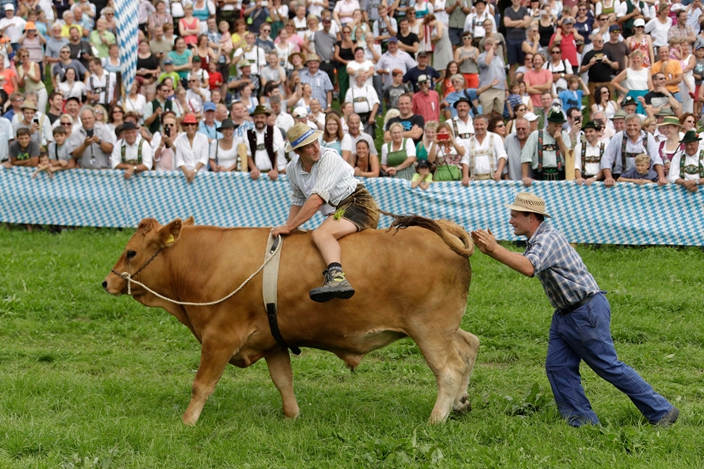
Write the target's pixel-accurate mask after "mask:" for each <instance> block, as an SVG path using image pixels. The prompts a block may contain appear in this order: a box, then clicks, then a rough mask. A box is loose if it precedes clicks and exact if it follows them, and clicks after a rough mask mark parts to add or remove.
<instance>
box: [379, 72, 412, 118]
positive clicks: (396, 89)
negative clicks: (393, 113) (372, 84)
mask: <svg viewBox="0 0 704 469" xmlns="http://www.w3.org/2000/svg"><path fill="white" fill-rule="evenodd" d="M391 79H392V80H393V82H392V83H391V86H389V87H388V88H386V89H385V90H384V102H385V103H386V109H398V97H399V96H401V95H402V94H406V93H408V91H409V90H408V86H406V85H404V84H403V71H402V70H400V69H398V68H395V69H394V70H393V71H392V72H391Z"/></svg>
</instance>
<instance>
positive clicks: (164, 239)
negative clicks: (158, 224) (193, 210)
mask: <svg viewBox="0 0 704 469" xmlns="http://www.w3.org/2000/svg"><path fill="white" fill-rule="evenodd" d="M182 227H183V222H182V221H181V219H180V218H177V219H175V220H174V221H172V222H171V223H169V224H168V225H166V226H164V227H162V228H161V229H160V230H159V233H158V234H157V238H156V239H157V242H158V243H159V244H160V245H161V246H169V245H171V244H173V243H175V242H176V241H178V238H179V237H180V236H181V228H182Z"/></svg>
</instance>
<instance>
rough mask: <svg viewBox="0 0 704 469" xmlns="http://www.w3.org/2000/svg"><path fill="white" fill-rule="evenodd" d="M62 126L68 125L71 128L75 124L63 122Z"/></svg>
mask: <svg viewBox="0 0 704 469" xmlns="http://www.w3.org/2000/svg"><path fill="white" fill-rule="evenodd" d="M61 125H68V126H69V127H70V126H71V125H73V124H71V123H70V122H62V123H61Z"/></svg>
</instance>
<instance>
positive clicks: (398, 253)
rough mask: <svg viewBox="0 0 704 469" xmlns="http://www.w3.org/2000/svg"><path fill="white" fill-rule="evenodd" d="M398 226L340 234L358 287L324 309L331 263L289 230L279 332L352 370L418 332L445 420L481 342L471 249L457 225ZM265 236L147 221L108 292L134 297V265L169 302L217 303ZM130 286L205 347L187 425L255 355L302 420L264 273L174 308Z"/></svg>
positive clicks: (244, 272) (459, 400)
mask: <svg viewBox="0 0 704 469" xmlns="http://www.w3.org/2000/svg"><path fill="white" fill-rule="evenodd" d="M397 223H398V224H399V225H401V226H403V227H405V229H400V230H397V231H394V230H388V231H380V230H367V231H363V232H361V233H358V234H354V235H352V236H347V237H345V238H343V239H341V240H340V245H341V247H342V252H343V256H344V259H345V267H346V270H347V272H348V277H349V278H350V280H351V281H352V282H353V283H354V285H355V287H356V288H357V289H358V294H357V295H355V296H354V297H353V298H352V299H350V300H345V301H338V300H336V301H333V302H331V303H325V304H322V303H315V302H313V301H311V300H310V298H309V297H308V291H309V290H310V289H311V288H313V287H315V286H317V284H318V283H319V281H320V278H319V275H317V272H320V271H321V270H323V269H324V268H325V266H324V265H323V260H322V258H321V256H320V254H319V253H318V251H317V250H316V248H315V246H314V245H313V242H312V241H311V236H310V233H304V232H295V233H293V234H291V235H289V236H287V237H286V239H285V242H284V244H283V248H282V253H281V265H280V270H279V285H278V321H279V327H280V330H281V334H282V336H283V338H284V339H285V341H286V342H287V344H288V345H289V346H299V347H312V348H317V349H321V350H329V351H331V352H333V353H334V354H336V355H337V356H338V357H340V358H341V359H342V360H344V361H345V363H347V365H348V366H350V367H352V368H354V367H356V366H357V365H359V363H360V361H361V360H362V358H363V357H364V355H365V354H367V353H369V352H371V351H372V350H376V349H378V348H381V347H384V346H386V345H388V344H390V343H392V342H394V341H396V340H398V339H401V338H403V337H407V336H408V337H411V338H412V339H413V340H414V341H415V343H416V344H417V345H418V347H419V348H420V350H421V352H422V353H423V356H424V357H425V360H426V362H427V363H428V366H429V367H430V369H431V370H432V371H433V373H434V374H435V377H436V379H437V384H438V397H437V400H436V402H435V407H434V408H433V412H432V414H431V415H430V421H431V422H432V423H437V422H442V421H444V420H445V419H446V418H447V416H448V415H449V413H450V410H454V411H456V412H463V411H466V410H469V409H470V408H471V406H470V403H469V399H468V396H467V387H468V385H469V378H470V376H471V374H472V369H473V367H474V361H475V358H476V355H477V349H478V347H479V339H478V338H477V337H476V336H474V335H473V334H470V333H468V332H465V331H463V330H462V329H460V328H459V326H460V322H461V320H462V316H463V315H464V312H465V308H466V305H467V295H468V291H469V283H470V279H471V268H470V265H469V260H468V258H469V256H471V254H472V251H473V244H472V240H471V238H470V236H469V235H468V234H467V232H466V231H465V230H463V229H462V228H461V227H459V226H458V225H456V224H454V223H452V222H448V221H438V222H434V221H432V220H428V219H425V218H421V217H405V218H402V219H399V220H397ZM412 225H415V226H412ZM268 236H269V230H268V229H263V228H231V229H225V228H215V227H210V226H193V221H192V218H191V219H189V220H187V221H186V222H182V221H181V220H180V219H176V220H174V221H172V222H171V223H169V224H168V225H165V226H162V225H160V224H159V223H158V222H157V221H156V220H154V219H145V220H143V221H142V222H141V223H140V225H139V228H138V229H137V232H136V233H135V234H134V236H133V237H132V239H130V241H129V242H128V243H127V247H126V249H125V251H124V253H123V254H122V255H121V256H120V259H119V260H118V261H117V263H116V264H115V267H114V269H113V273H111V274H110V275H108V277H107V278H106V279H105V281H104V282H103V287H104V288H105V289H106V290H107V291H108V292H109V293H111V294H113V295H119V294H123V293H127V281H126V280H125V279H124V278H122V277H120V276H118V275H116V274H115V273H114V272H118V273H120V274H121V273H123V272H128V273H130V274H135V280H138V281H140V282H142V283H143V284H144V285H146V286H148V287H149V288H150V289H152V290H153V291H156V292H158V293H160V294H161V295H164V296H166V297H168V298H170V299H174V300H178V301H183V302H193V303H205V302H212V301H215V300H219V299H221V298H223V297H225V296H226V295H228V294H229V293H230V292H232V291H233V290H235V289H236V288H237V287H238V286H239V285H240V284H241V283H242V282H244V281H245V280H246V279H247V277H249V276H250V275H251V274H252V273H254V272H255V271H256V270H257V269H258V268H259V267H260V265H261V264H262V262H263V260H264V251H265V247H266V243H267V239H268ZM160 250H161V251H160ZM159 251H160V252H159ZM154 256H155V257H154ZM152 258H153V259H152ZM150 259H152V260H151V261H150ZM145 264H146V266H145ZM421 266H422V269H421V268H420V267H421ZM140 268H142V269H140ZM138 271H139V272H138ZM131 293H132V296H133V297H134V299H135V300H137V301H139V302H140V303H142V304H144V305H145V306H151V307H160V308H164V309H165V310H167V311H168V312H169V313H171V314H173V315H174V316H176V318H177V319H178V320H179V321H181V322H182V323H183V324H185V325H186V326H188V328H189V329H190V330H191V332H193V335H195V336H196V338H197V339H198V341H200V343H201V344H202V348H201V360H200V366H199V367H198V372H197V373H196V376H195V379H194V381H193V388H192V395H191V402H190V404H189V406H188V409H187V410H186V412H185V413H184V415H183V421H184V423H186V424H195V423H196V422H197V421H198V418H199V416H200V413H201V411H202V410H203V406H204V405H205V401H206V400H207V399H208V397H209V396H210V394H211V393H212V392H213V390H214V389H215V385H216V384H217V382H218V380H219V379H220V376H221V375H222V373H223V371H224V369H225V366H226V365H227V363H228V362H229V363H231V364H233V365H236V366H239V367H242V368H244V367H248V366H250V365H251V364H253V363H255V362H256V361H257V360H259V359H260V358H264V359H265V360H266V363H267V366H268V367H269V372H270V374H271V378H272V380H273V381H274V384H275V385H276V387H277V389H278V390H279V392H280V393H281V399H282V401H283V408H284V414H285V415H286V417H289V418H295V417H296V416H298V413H299V409H298V403H297V402H296V397H295V395H294V393H293V372H292V370H291V362H290V356H289V351H288V349H286V348H282V347H280V346H279V345H277V343H276V341H275V340H274V338H273V336H272V334H271V330H270V329H269V323H268V320H267V315H266V312H265V310H264V303H263V299H262V274H261V273H260V274H258V275H256V276H255V277H254V278H253V279H252V280H251V281H250V282H249V283H248V284H247V285H246V286H245V287H244V288H243V289H242V290H241V291H240V292H239V293H237V294H236V295H234V296H233V297H232V298H230V299H228V300H226V301H224V302H222V303H220V304H217V305H214V306H179V305H176V304H174V303H172V302H169V301H166V300H163V299H160V298H158V297H156V296H155V295H153V294H151V293H149V292H147V291H146V290H145V289H144V288H142V287H139V286H137V285H135V284H132V290H131Z"/></svg>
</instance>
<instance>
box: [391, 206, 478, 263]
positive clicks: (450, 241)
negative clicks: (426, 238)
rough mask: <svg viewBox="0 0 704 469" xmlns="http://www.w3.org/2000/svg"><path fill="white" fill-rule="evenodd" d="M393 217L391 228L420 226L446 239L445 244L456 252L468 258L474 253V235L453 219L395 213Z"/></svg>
mask: <svg viewBox="0 0 704 469" xmlns="http://www.w3.org/2000/svg"><path fill="white" fill-rule="evenodd" d="M393 217H394V221H393V223H391V227H390V228H389V229H392V228H396V229H397V230H399V229H402V228H408V227H409V226H419V227H421V228H425V229H426V230H430V231H432V232H433V233H435V234H436V235H438V236H440V237H441V238H442V240H443V241H445V244H447V246H448V247H449V248H450V249H452V250H453V251H454V252H455V253H456V254H458V255H460V256H462V257H466V258H469V256H471V255H472V254H474V242H473V241H472V237H471V236H470V235H469V233H467V231H466V230H465V229H464V228H462V227H461V226H460V225H458V224H457V223H455V222H453V221H450V220H437V221H436V220H431V219H430V218H425V217H421V216H418V215H408V216H404V215H393Z"/></svg>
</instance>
